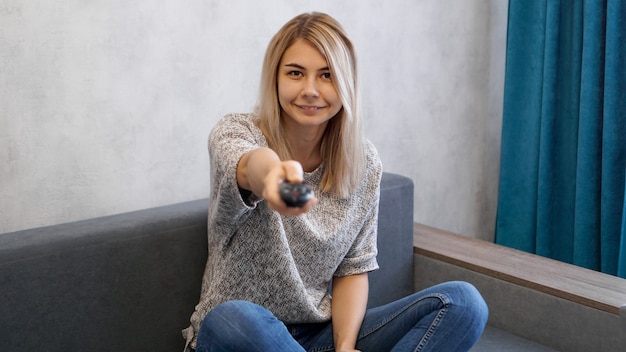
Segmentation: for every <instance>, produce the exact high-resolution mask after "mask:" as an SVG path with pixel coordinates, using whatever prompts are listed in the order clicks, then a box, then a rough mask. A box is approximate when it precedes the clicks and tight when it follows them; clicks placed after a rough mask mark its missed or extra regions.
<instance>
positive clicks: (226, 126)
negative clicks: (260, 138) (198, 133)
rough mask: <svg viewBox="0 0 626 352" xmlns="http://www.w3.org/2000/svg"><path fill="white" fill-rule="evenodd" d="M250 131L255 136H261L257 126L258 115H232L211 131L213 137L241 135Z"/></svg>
mask: <svg viewBox="0 0 626 352" xmlns="http://www.w3.org/2000/svg"><path fill="white" fill-rule="evenodd" d="M243 131H248V132H249V133H251V134H252V135H254V136H257V135H258V134H261V131H260V129H259V128H258V127H257V125H256V115H255V114H253V113H230V114H227V115H225V116H224V117H222V118H221V119H220V120H219V121H218V122H217V124H216V125H215V126H214V127H213V128H212V129H211V135H212V136H219V135H224V134H227V135H229V134H233V133H235V134H239V133H241V132H243Z"/></svg>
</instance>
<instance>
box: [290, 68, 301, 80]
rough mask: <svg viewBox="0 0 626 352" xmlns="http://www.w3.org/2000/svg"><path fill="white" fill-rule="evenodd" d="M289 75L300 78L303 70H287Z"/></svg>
mask: <svg viewBox="0 0 626 352" xmlns="http://www.w3.org/2000/svg"><path fill="white" fill-rule="evenodd" d="M287 76H291V77H294V78H299V77H302V72H300V71H295V70H294V71H289V72H287Z"/></svg>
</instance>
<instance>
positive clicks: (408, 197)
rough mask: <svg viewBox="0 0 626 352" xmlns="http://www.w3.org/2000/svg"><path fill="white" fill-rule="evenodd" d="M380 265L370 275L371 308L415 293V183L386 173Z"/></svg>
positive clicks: (380, 222) (380, 217)
mask: <svg viewBox="0 0 626 352" xmlns="http://www.w3.org/2000/svg"><path fill="white" fill-rule="evenodd" d="M377 259H378V265H379V266H380V269H378V270H376V271H374V272H372V273H370V275H369V280H370V294H369V302H368V307H376V306H379V305H382V304H385V303H389V302H392V301H395V300H397V299H399V298H402V297H404V296H407V295H409V294H411V293H413V292H414V290H413V180H411V179H410V178H408V177H405V176H401V175H397V174H393V173H383V177H382V180H381V185H380V204H379V211H378V257H377Z"/></svg>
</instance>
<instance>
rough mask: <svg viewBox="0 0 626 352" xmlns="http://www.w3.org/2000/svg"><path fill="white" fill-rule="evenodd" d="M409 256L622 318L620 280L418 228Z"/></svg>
mask: <svg viewBox="0 0 626 352" xmlns="http://www.w3.org/2000/svg"><path fill="white" fill-rule="evenodd" d="M413 251H414V253H416V254H419V255H422V256H425V257H429V258H432V259H435V260H439V261H443V262H447V263H450V264H453V265H456V266H459V267H462V268H465V269H468V270H471V271H475V272H478V273H481V274H485V275H488V276H491V277H494V278H498V279H500V280H504V281H507V282H510V283H513V284H517V285H520V286H523V287H528V288H530V289H534V290H537V291H540V292H544V293H547V294H550V295H553V296H556V297H560V298H563V299H566V300H569V301H572V302H575V303H579V304H582V305H585V306H589V307H592V308H596V309H599V310H602V311H605V312H608V313H611V314H615V315H618V316H619V315H620V311H624V312H626V280H624V279H621V278H618V277H616V276H612V275H607V274H603V273H600V272H597V271H593V270H589V269H585V268H582V267H578V266H575V265H571V264H567V263H563V262H559V261H556V260H552V259H548V258H545V257H541V256H538V255H534V254H530V253H526V252H522V251H519V250H515V249H511V248H508V247H504V246H501V245H497V244H494V243H491V242H487V241H484V240H479V239H475V238H469V237H465V236H461V235H458V234H454V233H451V232H448V231H444V230H439V229H436V228H433V227H430V226H426V225H422V224H417V223H416V224H414V226H413Z"/></svg>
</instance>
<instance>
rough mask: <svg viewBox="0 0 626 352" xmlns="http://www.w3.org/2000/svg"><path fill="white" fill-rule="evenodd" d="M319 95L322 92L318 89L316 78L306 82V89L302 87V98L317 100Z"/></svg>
mask: <svg viewBox="0 0 626 352" xmlns="http://www.w3.org/2000/svg"><path fill="white" fill-rule="evenodd" d="M319 95H320V92H319V90H318V88H317V82H316V80H315V77H310V78H309V79H307V80H306V81H305V83H304V87H302V96H303V97H305V98H317V97H319Z"/></svg>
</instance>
